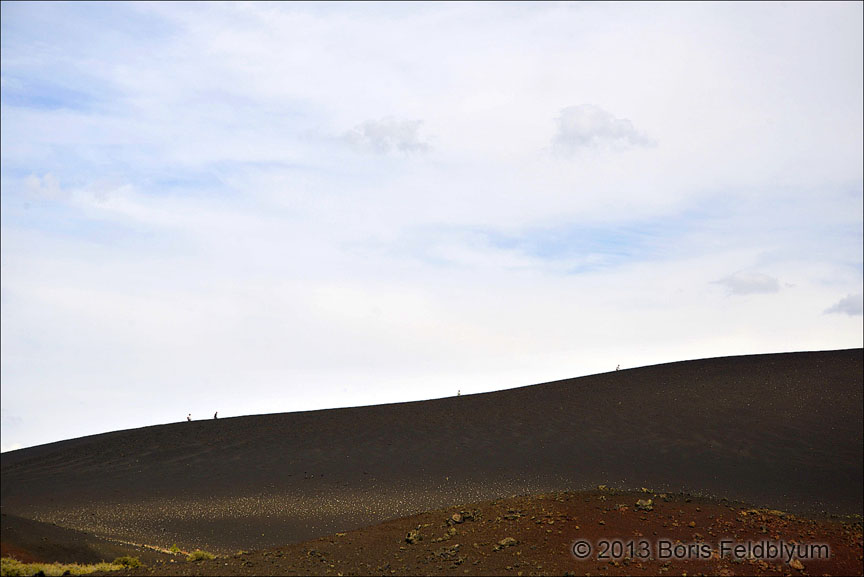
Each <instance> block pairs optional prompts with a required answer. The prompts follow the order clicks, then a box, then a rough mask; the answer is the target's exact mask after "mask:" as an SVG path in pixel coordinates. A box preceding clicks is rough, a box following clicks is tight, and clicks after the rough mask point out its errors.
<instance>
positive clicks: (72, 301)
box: [0, 2, 864, 450]
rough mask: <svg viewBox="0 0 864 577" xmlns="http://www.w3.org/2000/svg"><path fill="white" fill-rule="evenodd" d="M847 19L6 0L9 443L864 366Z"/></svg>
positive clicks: (854, 23)
mask: <svg viewBox="0 0 864 577" xmlns="http://www.w3.org/2000/svg"><path fill="white" fill-rule="evenodd" d="M861 22H862V5H861V4H860V3H828V2H822V3H800V2H799V3H789V4H781V3H728V4H726V3H719V4H712V3H699V4H682V3H674V4H637V3H625V4H611V3H585V4H581V3H529V4H521V3H520V4H510V3H507V4H494V3H480V4H472V3H440V4H436V3H432V4H425V3H423V4H415V3H410V4H396V3H384V4H378V3H362V4H360V3H358V4H350V5H349V4H342V3H335V4H329V3H327V4H325V3H312V4H302V3H285V4H280V3H276V4H259V3H219V4H205V3H193V4H185V3H93V4H90V3H81V2H77V3H59V2H58V3H44V4H43V3H26V2H4V3H2V104H0V107H2V110H0V112H2V125H0V146H2V161H0V170H2V173H0V185H2V195H0V209H2V212H0V225H2V249H0V250H2V253H0V256H2V287H0V289H2V291H0V304H2V327H0V328H2V335H0V336H2V344H0V347H2V348H0V353H2V359H0V360H2V364H0V371H2V374H0V377H2V419H0V424H2V437H3V441H2V446H3V449H4V450H8V449H10V448H14V447H19V446H31V445H35V444H40V443H45V442H51V441H56V440H60V439H64V438H71V437H77V436H81V435H85V434H92V433H98V432H103V431H108V430H115V429H121V428H132V427H138V426H144V425H149V424H155V423H164V422H172V421H177V420H182V419H184V418H185V416H186V414H187V413H189V412H191V413H192V414H193V417H200V418H207V417H209V416H212V414H213V412H214V411H217V410H218V411H219V414H220V416H224V417H229V416H235V415H243V414H257V413H266V412H282V411H296V410H307V409H317V408H326V407H338V406H352V405H360V404H374V403H383V402H396V401H404V400H415V399H427V398H434V397H441V396H448V395H452V394H455V392H456V390H457V389H461V391H462V392H463V394H467V393H475V392H482V391H489V390H497V389H502V388H506V387H513V386H520V385H526V384H532V383H537V382H542V381H547V380H553V379H560V378H567V377H573V376H579V375H585V374H592V373H597V372H604V371H607V370H611V369H614V368H615V366H616V365H618V364H621V366H622V367H624V368H627V367H635V366H643V365H647V364H654V363H661V362H672V361H678V360H684V359H692V358H704V357H713V356H723V355H732V354H749V353H763V352H779V351H797V350H816V349H834V348H846V347H861V346H862V262H864V256H862V196H864V193H862V180H864V177H862V172H864V171H862V160H861V159H862V155H864V145H862V141H864V138H862V124H864V118H862V109H864V97H862V69H864V66H862V52H864V47H862V24H861Z"/></svg>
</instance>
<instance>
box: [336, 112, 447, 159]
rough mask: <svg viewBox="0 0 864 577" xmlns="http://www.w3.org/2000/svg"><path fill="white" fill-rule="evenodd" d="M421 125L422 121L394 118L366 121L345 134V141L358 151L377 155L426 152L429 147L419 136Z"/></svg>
mask: <svg viewBox="0 0 864 577" xmlns="http://www.w3.org/2000/svg"><path fill="white" fill-rule="evenodd" d="M422 124H423V121H422V120H397V119H395V118H382V119H380V120H367V121H366V122H363V123H362V124H359V125H357V126H356V127H354V128H353V129H352V130H350V131H349V132H347V133H346V134H345V140H346V141H347V142H348V143H350V144H351V145H352V146H354V147H355V148H357V149H359V150H363V151H367V152H375V153H378V154H387V153H389V152H392V151H394V150H395V151H398V152H404V153H414V152H426V151H428V150H429V148H430V146H429V143H428V142H427V141H426V140H425V139H424V138H423V137H422V136H421V135H420V127H421V126H422Z"/></svg>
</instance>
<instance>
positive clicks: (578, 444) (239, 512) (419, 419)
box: [2, 349, 864, 554]
mask: <svg viewBox="0 0 864 577" xmlns="http://www.w3.org/2000/svg"><path fill="white" fill-rule="evenodd" d="M862 359H864V354H862V349H851V350H841V351H825V352H808V353H788V354H769V355H753V356H742V357H731V358H717V359H706V360H698V361H687V362H680V363H672V364H665V365H658V366H651V367H644V368H639V369H632V370H622V371H615V372H611V373H607V374H601V375H594V376H589V377H582V378H577V379H570V380H564V381H557V382H552V383H545V384H540V385H534V386H527V387H522V388H518V389H510V390H506V391H500V392H495V393H485V394H478V395H466V396H461V397H451V398H445V399H438V400H431V401H420V402H412V403H400V404H393V405H383V406H371V407H356V408H346V409H332V410H322V411H310V412H302V413H285V414H272V415H259V416H250V417H238V418H231V419H219V420H206V421H193V422H185V421H184V422H179V423H176V424H169V425H159V426H153V427H146V428H142V429H136V430H129V431H118V432H114V433H107V434H103V435H96V436H90V437H84V438H80V439H73V440H68V441H62V442H58V443H52V444H48V445H42V446H39V447H32V448H28V449H22V450H18V451H13V452H10V453H4V454H3V456H2V511H3V513H4V514H6V515H8V516H18V517H21V518H26V519H32V520H36V521H40V522H45V523H54V524H56V525H59V526H61V527H65V528H70V529H76V530H79V531H84V532H88V533H93V534H97V535H102V536H108V537H111V538H113V539H120V540H124V541H128V542H133V543H145V544H148V545H154V546H159V547H169V546H171V545H172V544H174V543H177V544H179V545H180V546H181V547H182V548H184V549H187V550H189V549H193V548H195V547H201V548H205V549H208V550H210V551H213V552H217V553H225V554H229V553H234V552H236V551H237V550H239V549H243V550H252V549H263V548H271V547H277V546H285V545H286V544H290V543H299V542H301V541H305V540H309V539H314V538H318V537H322V536H324V535H329V534H333V533H336V532H344V531H350V530H352V529H356V528H359V527H364V526H369V525H373V524H376V523H379V522H381V521H384V520H388V519H395V518H397V517H404V516H408V515H413V514H417V513H421V512H424V511H431V510H434V509H439V508H444V507H450V506H456V505H460V504H465V503H473V502H480V501H482V500H487V499H499V498H502V497H510V496H513V495H526V494H539V493H550V492H554V491H578V490H583V489H587V488H593V487H596V486H597V485H601V484H603V485H608V486H610V487H615V488H618V489H633V490H638V489H639V488H640V487H650V488H651V489H652V491H654V492H657V491H667V492H670V493H677V492H687V493H691V494H694V495H703V496H712V497H717V498H726V499H730V500H735V501H742V502H747V503H751V504H754V505H757V506H760V507H765V508H770V509H779V510H783V511H788V512H791V513H794V514H796V515H807V516H812V517H824V516H826V515H860V514H861V512H862V470H864V467H862V454H864V441H862V439H864V437H862V422H864V420H862V407H864V397H862V390H864V370H862ZM285 394H286V396H288V395H290V387H287V386H286V393H285ZM628 505H629V506H630V507H632V505H633V504H632V503H629V502H628ZM859 520H860V519H859Z"/></svg>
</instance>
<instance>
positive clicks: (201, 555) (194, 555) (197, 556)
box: [186, 549, 216, 561]
mask: <svg viewBox="0 0 864 577" xmlns="http://www.w3.org/2000/svg"><path fill="white" fill-rule="evenodd" d="M215 558H216V555H214V554H213V553H208V552H207V551H202V550H201V549H195V550H194V551H192V552H191V553H189V556H188V557H186V560H187V561H201V560H202V559H215Z"/></svg>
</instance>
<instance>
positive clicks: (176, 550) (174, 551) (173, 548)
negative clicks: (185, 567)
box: [168, 543, 180, 555]
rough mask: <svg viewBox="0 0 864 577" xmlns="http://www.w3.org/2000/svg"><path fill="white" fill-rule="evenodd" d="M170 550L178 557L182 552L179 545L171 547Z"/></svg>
mask: <svg viewBox="0 0 864 577" xmlns="http://www.w3.org/2000/svg"><path fill="white" fill-rule="evenodd" d="M168 550H169V551H171V552H172V553H173V554H175V555H176V554H177V553H179V552H180V547H178V546H177V543H174V544H173V545H171V548H170V549H168Z"/></svg>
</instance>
